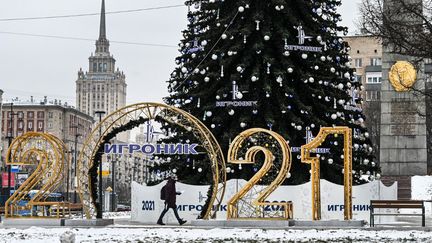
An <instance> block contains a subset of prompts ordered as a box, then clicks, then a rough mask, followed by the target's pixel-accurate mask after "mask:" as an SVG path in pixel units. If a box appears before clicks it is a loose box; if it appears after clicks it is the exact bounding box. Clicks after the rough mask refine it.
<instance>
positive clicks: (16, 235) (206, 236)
mask: <svg viewBox="0 0 432 243" xmlns="http://www.w3.org/2000/svg"><path fill="white" fill-rule="evenodd" d="M66 231H72V232H73V233H74V235H75V238H76V242H104V243H108V242H152V243H157V242H164V243H166V242H287V241H292V242H311V241H319V242H409V241H410V242H431V241H432V232H424V231H409V230H406V231H394V230H386V231H370V230H357V229H350V230H263V229H219V228H217V229H196V228H152V227H146V228H113V227H107V228H75V229H69V228H37V227H31V228H28V229H1V230H0V242H32V243H38V242H41V243H42V242H44V243H45V242H60V236H61V235H62V234H63V233H65V232H66Z"/></svg>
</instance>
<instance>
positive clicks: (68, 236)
mask: <svg viewBox="0 0 432 243" xmlns="http://www.w3.org/2000/svg"><path fill="white" fill-rule="evenodd" d="M60 242H61V243H75V234H74V232H72V231H70V230H68V231H66V232H64V233H63V234H61V235H60Z"/></svg>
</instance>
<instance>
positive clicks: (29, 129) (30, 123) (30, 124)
mask: <svg viewBox="0 0 432 243" xmlns="http://www.w3.org/2000/svg"><path fill="white" fill-rule="evenodd" d="M27 131H33V121H27Z"/></svg>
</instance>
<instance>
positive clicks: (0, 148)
mask: <svg viewBox="0 0 432 243" xmlns="http://www.w3.org/2000/svg"><path fill="white" fill-rule="evenodd" d="M2 111H3V90H1V89H0V121H3V112H2ZM2 131H3V127H2V125H1V124H0V162H1V163H3V161H2V156H1V155H2V154H3V140H2Z"/></svg>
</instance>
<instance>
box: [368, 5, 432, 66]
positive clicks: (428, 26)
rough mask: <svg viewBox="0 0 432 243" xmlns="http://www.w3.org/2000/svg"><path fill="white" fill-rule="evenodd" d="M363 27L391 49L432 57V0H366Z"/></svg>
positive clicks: (418, 61)
mask: <svg viewBox="0 0 432 243" xmlns="http://www.w3.org/2000/svg"><path fill="white" fill-rule="evenodd" d="M360 12H361V19H360V22H359V25H360V26H359V27H361V28H362V30H363V31H366V33H368V34H371V35H373V36H376V37H377V38H380V39H381V40H382V41H383V44H384V45H385V46H386V47H387V51H389V52H391V53H394V54H401V55H408V56H411V57H413V58H414V59H415V60H414V61H415V62H416V63H420V62H421V61H424V59H429V58H432V18H431V16H432V14H431V13H432V0H423V1H422V0H363V2H362V4H361V7H360Z"/></svg>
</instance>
